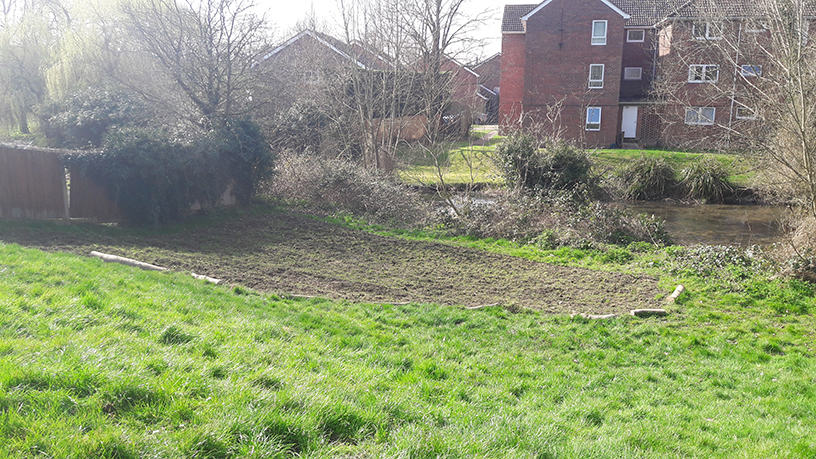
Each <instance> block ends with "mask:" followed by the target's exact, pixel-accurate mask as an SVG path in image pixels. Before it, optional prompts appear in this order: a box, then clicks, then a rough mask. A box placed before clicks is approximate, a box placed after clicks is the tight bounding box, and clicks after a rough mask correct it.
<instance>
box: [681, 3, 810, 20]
mask: <svg viewBox="0 0 816 459" xmlns="http://www.w3.org/2000/svg"><path fill="white" fill-rule="evenodd" d="M769 7H771V5H768V4H767V3H766V2H762V1H755V0H754V1H752V0H716V1H713V0H688V1H686V2H685V4H683V5H682V6H681V7H680V8H678V9H677V11H675V12H674V13H673V14H671V17H672V18H676V19H687V18H707V17H714V18H754V17H755V18H760V17H763V16H767V15H768V13H767V10H768V8H769ZM803 7H804V13H805V14H806V15H808V16H813V15H814V13H816V2H814V1H812V0H810V1H808V0H805V2H803Z"/></svg>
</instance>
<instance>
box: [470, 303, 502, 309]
mask: <svg viewBox="0 0 816 459" xmlns="http://www.w3.org/2000/svg"><path fill="white" fill-rule="evenodd" d="M499 304H501V303H490V304H480V305H479V306H467V307H465V309H470V310H474V309H482V308H492V307H493V306H498V305H499Z"/></svg>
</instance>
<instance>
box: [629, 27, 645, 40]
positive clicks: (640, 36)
mask: <svg viewBox="0 0 816 459" xmlns="http://www.w3.org/2000/svg"><path fill="white" fill-rule="evenodd" d="M645 39H646V31H645V30H643V29H629V30H627V31H626V41H628V42H629V43H643V42H644V40H645Z"/></svg>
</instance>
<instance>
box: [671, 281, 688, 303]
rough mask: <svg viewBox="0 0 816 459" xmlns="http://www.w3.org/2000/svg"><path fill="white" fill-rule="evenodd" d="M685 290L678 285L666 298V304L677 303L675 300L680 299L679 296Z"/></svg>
mask: <svg viewBox="0 0 816 459" xmlns="http://www.w3.org/2000/svg"><path fill="white" fill-rule="evenodd" d="M685 290H686V288H685V287H683V286H682V285H678V286H677V288H675V289H674V292H673V293H672V294H671V295H669V296H668V298H666V302H667V303H674V302H675V301H677V298H680V295H682V294H683V292H684V291H685Z"/></svg>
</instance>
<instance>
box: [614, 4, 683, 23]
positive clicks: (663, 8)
mask: <svg viewBox="0 0 816 459" xmlns="http://www.w3.org/2000/svg"><path fill="white" fill-rule="evenodd" d="M688 1H689V0H612V3H614V4H616V5H618V8H620V9H622V10H623V11H626V12H627V13H629V16H630V18H629V20H627V21H626V26H627V27H638V26H641V27H651V26H653V25H655V24H657V23H658V22H660V21H661V20H663V19H665V18H666V17H668V16H669V15H671V14H672V13H674V12H675V11H677V9H678V8H680V7H682V6H683V5H684V4H686V3H687V2H688Z"/></svg>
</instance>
